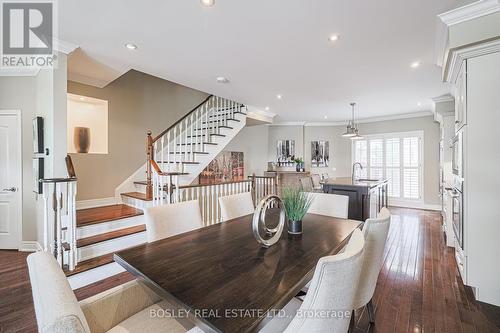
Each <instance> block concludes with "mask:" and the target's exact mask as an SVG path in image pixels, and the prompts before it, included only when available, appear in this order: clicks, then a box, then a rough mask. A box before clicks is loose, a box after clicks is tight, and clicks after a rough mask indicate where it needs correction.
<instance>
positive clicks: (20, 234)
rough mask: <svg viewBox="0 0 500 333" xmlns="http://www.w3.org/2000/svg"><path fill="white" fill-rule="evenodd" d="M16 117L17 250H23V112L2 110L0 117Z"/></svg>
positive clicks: (0, 110)
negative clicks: (17, 148) (19, 179)
mask: <svg viewBox="0 0 500 333" xmlns="http://www.w3.org/2000/svg"><path fill="white" fill-rule="evenodd" d="M9 115H10V116H16V117H17V143H18V145H19V151H18V153H17V154H18V158H19V161H20V162H21V170H20V171H21V181H20V184H19V189H18V191H17V193H18V196H19V197H20V200H21V202H20V205H19V212H18V213H19V215H18V216H19V222H20V223H19V225H18V226H17V231H18V233H17V234H18V237H17V249H18V250H20V249H21V245H22V240H23V185H24V184H23V140H22V137H23V134H22V130H23V128H22V114H21V110H4V109H0V117H1V116H9Z"/></svg>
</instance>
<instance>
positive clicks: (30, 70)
mask: <svg viewBox="0 0 500 333" xmlns="http://www.w3.org/2000/svg"><path fill="white" fill-rule="evenodd" d="M38 72H40V68H35V67H1V68H0V76H37V75H38Z"/></svg>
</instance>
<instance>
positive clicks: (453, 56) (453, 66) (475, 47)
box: [443, 36, 500, 83]
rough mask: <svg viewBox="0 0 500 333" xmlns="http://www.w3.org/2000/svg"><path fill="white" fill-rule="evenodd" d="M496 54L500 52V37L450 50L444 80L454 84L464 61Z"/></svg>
mask: <svg viewBox="0 0 500 333" xmlns="http://www.w3.org/2000/svg"><path fill="white" fill-rule="evenodd" d="M495 52H500V36H499V37H495V38H490V39H487V40H484V41H479V42H476V43H471V44H468V45H464V46H461V47H457V48H452V49H450V50H449V52H448V57H447V61H446V66H445V67H444V71H443V80H444V81H445V82H449V83H454V82H455V81H456V79H457V76H458V72H459V71H460V67H461V66H462V63H463V61H464V60H467V59H470V58H475V57H480V56H483V55H487V54H490V53H495Z"/></svg>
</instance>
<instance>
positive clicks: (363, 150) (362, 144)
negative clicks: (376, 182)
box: [353, 140, 368, 178]
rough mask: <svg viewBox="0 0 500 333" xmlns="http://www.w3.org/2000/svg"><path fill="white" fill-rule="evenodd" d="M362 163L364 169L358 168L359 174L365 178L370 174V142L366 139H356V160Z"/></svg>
mask: <svg viewBox="0 0 500 333" xmlns="http://www.w3.org/2000/svg"><path fill="white" fill-rule="evenodd" d="M355 162H358V163H361V165H362V166H363V170H358V172H359V173H358V175H359V176H360V177H363V178H367V176H368V172H367V170H368V142H367V141H366V140H357V141H354V162H353V163H355Z"/></svg>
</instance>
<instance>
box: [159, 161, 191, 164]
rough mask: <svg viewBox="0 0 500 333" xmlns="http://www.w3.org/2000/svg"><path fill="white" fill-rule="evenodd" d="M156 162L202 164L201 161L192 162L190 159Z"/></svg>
mask: <svg viewBox="0 0 500 333" xmlns="http://www.w3.org/2000/svg"><path fill="white" fill-rule="evenodd" d="M156 163H182V164H200V162H190V161H175V162H174V161H156Z"/></svg>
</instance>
